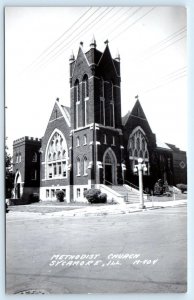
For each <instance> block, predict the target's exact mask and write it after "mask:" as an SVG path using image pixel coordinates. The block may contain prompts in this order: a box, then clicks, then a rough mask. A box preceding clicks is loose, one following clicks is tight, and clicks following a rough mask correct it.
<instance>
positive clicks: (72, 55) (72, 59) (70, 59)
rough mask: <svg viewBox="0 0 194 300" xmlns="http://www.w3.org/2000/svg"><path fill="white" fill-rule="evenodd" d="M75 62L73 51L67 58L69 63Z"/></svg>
mask: <svg viewBox="0 0 194 300" xmlns="http://www.w3.org/2000/svg"><path fill="white" fill-rule="evenodd" d="M74 60H75V56H74V54H73V51H72V52H71V55H70V57H69V62H70V63H71V62H73V61H74Z"/></svg>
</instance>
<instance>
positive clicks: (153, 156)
mask: <svg viewBox="0 0 194 300" xmlns="http://www.w3.org/2000/svg"><path fill="white" fill-rule="evenodd" d="M69 68H70V100H71V101H70V107H66V106H64V105H62V104H61V103H60V101H59V99H56V101H55V103H54V107H53V110H52V113H51V116H50V119H49V122H48V125H47V128H46V131H45V134H44V136H43V137H42V138H41V139H38V138H31V137H27V136H25V137H23V138H20V139H17V140H15V141H14V143H13V165H14V173H15V181H14V197H15V198H28V197H29V195H30V194H32V193H33V192H36V193H39V196H40V199H41V200H53V199H56V198H55V197H56V195H55V193H56V191H57V190H61V189H62V190H63V191H64V192H65V198H66V201H67V202H70V201H76V200H77V201H79V200H83V199H84V191H85V190H87V189H89V188H91V187H95V188H100V189H101V190H103V191H104V192H106V191H107V193H108V194H109V195H111V189H112V190H114V188H113V187H118V186H122V185H124V186H125V188H127V187H129V186H132V184H134V185H137V186H138V174H136V173H134V165H135V164H136V163H137V160H138V158H139V157H141V158H143V161H144V163H145V164H146V166H147V171H146V172H144V174H143V184H144V190H146V189H147V190H148V189H149V190H150V189H153V186H154V184H155V182H156V181H157V180H158V179H162V180H163V181H167V182H168V184H170V185H176V184H177V183H186V173H187V166H186V153H185V152H184V151H181V150H180V149H179V148H177V147H176V146H175V145H172V144H165V143H163V144H158V143H157V141H156V136H155V134H154V133H153V132H152V130H151V128H150V125H149V123H148V121H147V119H146V116H145V114H144V111H143V109H142V106H141V104H140V101H139V99H138V97H136V98H137V99H136V103H135V105H134V107H133V109H132V111H131V112H128V113H127V114H126V115H125V116H124V117H121V90H120V82H121V77H120V57H119V55H117V57H116V58H114V59H113V58H112V56H111V54H110V50H109V46H108V42H107V43H106V46H105V50H104V52H103V53H102V52H100V51H99V50H97V48H96V41H95V39H94V38H93V40H92V41H91V44H90V47H89V50H88V51H87V52H85V53H84V51H83V48H82V43H80V47H79V51H78V55H77V58H75V57H74V55H73V54H72V55H71V57H70V59H69ZM114 193H115V195H118V193H119V192H118V190H117V192H115V190H114V192H113V196H114ZM113 198H114V197H113Z"/></svg>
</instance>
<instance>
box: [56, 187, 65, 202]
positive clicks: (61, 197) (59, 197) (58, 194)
mask: <svg viewBox="0 0 194 300" xmlns="http://www.w3.org/2000/svg"><path fill="white" fill-rule="evenodd" d="M56 197H57V200H59V201H60V202H63V201H64V197H65V193H64V191H62V190H59V191H56Z"/></svg>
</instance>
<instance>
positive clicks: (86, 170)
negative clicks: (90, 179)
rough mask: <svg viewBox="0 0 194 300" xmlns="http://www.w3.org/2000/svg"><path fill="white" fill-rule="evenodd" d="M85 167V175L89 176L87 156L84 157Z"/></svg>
mask: <svg viewBox="0 0 194 300" xmlns="http://www.w3.org/2000/svg"><path fill="white" fill-rule="evenodd" d="M83 167H84V175H87V174H88V160H87V157H86V156H84V161H83Z"/></svg>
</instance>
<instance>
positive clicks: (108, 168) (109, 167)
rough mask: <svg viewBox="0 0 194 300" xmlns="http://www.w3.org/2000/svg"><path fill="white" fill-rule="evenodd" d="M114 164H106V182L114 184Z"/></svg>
mask: <svg viewBox="0 0 194 300" xmlns="http://www.w3.org/2000/svg"><path fill="white" fill-rule="evenodd" d="M112 183H113V182H112V165H105V184H106V185H110V184H112Z"/></svg>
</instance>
